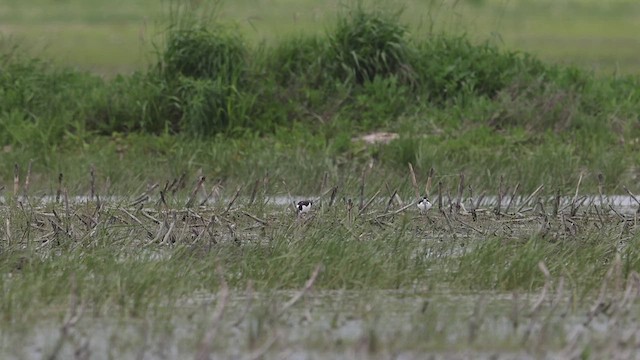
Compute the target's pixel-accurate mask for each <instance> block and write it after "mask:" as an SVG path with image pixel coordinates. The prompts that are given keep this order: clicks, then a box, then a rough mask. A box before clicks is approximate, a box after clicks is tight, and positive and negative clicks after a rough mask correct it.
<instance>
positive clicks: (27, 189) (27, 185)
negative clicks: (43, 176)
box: [22, 160, 33, 201]
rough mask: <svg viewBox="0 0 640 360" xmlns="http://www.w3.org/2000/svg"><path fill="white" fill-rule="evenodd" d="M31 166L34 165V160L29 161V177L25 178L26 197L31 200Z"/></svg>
mask: <svg viewBox="0 0 640 360" xmlns="http://www.w3.org/2000/svg"><path fill="white" fill-rule="evenodd" d="M31 165H33V160H29V166H28V167H27V176H26V177H25V178H24V190H23V192H22V193H23V194H24V197H25V198H26V199H27V201H28V200H29V183H30V181H31Z"/></svg>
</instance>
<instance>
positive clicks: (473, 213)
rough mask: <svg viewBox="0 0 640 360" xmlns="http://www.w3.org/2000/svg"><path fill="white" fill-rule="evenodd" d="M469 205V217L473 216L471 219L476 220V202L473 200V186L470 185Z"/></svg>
mask: <svg viewBox="0 0 640 360" xmlns="http://www.w3.org/2000/svg"><path fill="white" fill-rule="evenodd" d="M469 206H470V208H471V217H472V218H473V221H477V220H478V214H476V204H475V202H474V201H473V188H472V187H471V185H469Z"/></svg>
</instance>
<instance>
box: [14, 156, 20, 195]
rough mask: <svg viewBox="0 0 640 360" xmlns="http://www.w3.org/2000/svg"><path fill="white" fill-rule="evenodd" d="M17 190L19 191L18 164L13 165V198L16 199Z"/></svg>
mask: <svg viewBox="0 0 640 360" xmlns="http://www.w3.org/2000/svg"><path fill="white" fill-rule="evenodd" d="M18 191H20V167H19V166H18V164H14V165H13V199H14V202H15V201H16V200H17V199H18Z"/></svg>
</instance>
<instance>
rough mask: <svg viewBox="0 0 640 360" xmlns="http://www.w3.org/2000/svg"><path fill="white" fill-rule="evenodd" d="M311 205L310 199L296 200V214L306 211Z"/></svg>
mask: <svg viewBox="0 0 640 360" xmlns="http://www.w3.org/2000/svg"><path fill="white" fill-rule="evenodd" d="M311 205H313V201H311V200H302V201H298V204H297V205H296V209H298V215H302V214H305V213H308V212H309V211H310V210H311Z"/></svg>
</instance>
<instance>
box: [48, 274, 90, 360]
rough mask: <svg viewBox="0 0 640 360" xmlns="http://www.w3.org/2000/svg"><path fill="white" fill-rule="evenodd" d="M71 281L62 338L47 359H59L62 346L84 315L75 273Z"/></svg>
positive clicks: (61, 332)
mask: <svg viewBox="0 0 640 360" xmlns="http://www.w3.org/2000/svg"><path fill="white" fill-rule="evenodd" d="M69 281H70V283H71V289H70V291H69V309H68V310H67V314H66V315H65V320H64V322H63V323H62V326H61V327H60V337H58V340H57V341H56V343H55V345H54V346H53V350H52V351H51V354H49V356H47V359H49V360H54V359H57V358H58V356H59V354H60V351H61V350H62V346H63V345H64V343H65V342H66V341H67V340H69V338H70V337H71V330H73V328H74V327H75V326H76V324H77V323H78V321H80V318H81V317H82V315H83V313H84V306H83V305H82V304H79V301H78V286H77V282H76V275H75V273H72V274H71V276H70V280H69Z"/></svg>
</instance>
